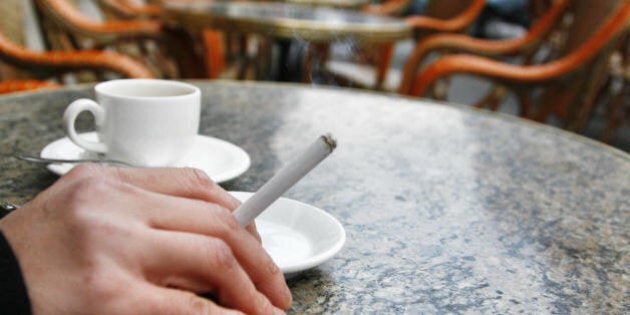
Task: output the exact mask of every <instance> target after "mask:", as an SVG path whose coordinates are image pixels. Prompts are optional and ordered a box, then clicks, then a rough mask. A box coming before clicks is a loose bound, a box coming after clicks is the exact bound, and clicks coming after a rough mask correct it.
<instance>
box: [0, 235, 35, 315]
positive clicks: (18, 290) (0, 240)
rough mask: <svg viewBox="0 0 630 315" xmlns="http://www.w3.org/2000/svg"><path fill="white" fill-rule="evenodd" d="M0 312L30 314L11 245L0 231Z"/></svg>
mask: <svg viewBox="0 0 630 315" xmlns="http://www.w3.org/2000/svg"><path fill="white" fill-rule="evenodd" d="M0 314H11V315H23V314H24V315H26V314H31V305H30V301H29V299H28V293H27V291H26V285H25V284H24V279H23V278H22V272H21V271H20V265H19V264H18V261H17V258H16V257H15V254H13V250H12V249H11V246H10V245H9V243H8V242H7V239H6V238H5V237H4V234H2V232H1V231H0Z"/></svg>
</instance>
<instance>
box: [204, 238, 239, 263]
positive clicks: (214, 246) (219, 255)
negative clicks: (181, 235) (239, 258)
mask: <svg viewBox="0 0 630 315" xmlns="http://www.w3.org/2000/svg"><path fill="white" fill-rule="evenodd" d="M203 248H204V252H205V255H206V257H205V259H206V260H207V261H208V262H209V263H210V265H213V266H215V268H216V270H226V271H227V270H233V269H235V268H236V265H237V262H236V258H235V257H234V254H233V253H232V249H231V248H230V246H228V245H227V244H226V243H225V242H223V241H222V240H220V239H209V240H208V241H206V244H205V245H204V247H203Z"/></svg>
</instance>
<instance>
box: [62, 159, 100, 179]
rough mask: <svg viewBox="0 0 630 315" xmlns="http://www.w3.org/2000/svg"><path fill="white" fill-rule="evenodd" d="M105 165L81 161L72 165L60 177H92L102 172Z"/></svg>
mask: <svg viewBox="0 0 630 315" xmlns="http://www.w3.org/2000/svg"><path fill="white" fill-rule="evenodd" d="M104 168H105V166H103V165H99V164H94V163H81V164H79V165H77V166H75V167H73V168H72V169H71V170H70V171H69V172H68V173H67V174H66V175H64V176H63V177H62V178H64V179H69V180H73V179H74V180H78V179H81V178H87V177H93V176H95V175H96V174H99V173H102V172H103V170H104Z"/></svg>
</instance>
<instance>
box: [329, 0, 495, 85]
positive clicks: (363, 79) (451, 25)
mask: <svg viewBox="0 0 630 315" xmlns="http://www.w3.org/2000/svg"><path fill="white" fill-rule="evenodd" d="M485 3H486V1H485V0H429V1H427V3H426V4H425V6H424V8H423V10H422V15H418V14H411V15H408V16H406V17H405V19H406V21H407V23H409V25H410V26H411V27H412V28H413V30H414V38H415V40H416V41H418V40H421V39H422V38H424V37H426V36H428V35H430V34H435V33H444V32H446V33H465V32H468V31H469V30H470V28H471V26H472V25H473V22H474V21H475V20H476V18H477V17H478V16H479V14H480V12H481V11H482V9H483V8H484V6H485ZM408 6H409V0H387V1H384V2H383V3H381V4H376V5H375V4H371V5H368V6H366V7H364V8H363V9H362V11H363V12H365V13H370V14H380V15H395V16H400V15H401V14H402V12H404V10H405V9H406V8H407V7H408ZM395 44H396V43H388V44H385V45H382V46H368V47H362V46H361V45H358V46H357V45H350V46H349V47H348V48H345V49H346V50H347V51H348V52H349V53H347V54H346V55H348V57H349V58H348V57H343V56H341V57H335V56H334V54H333V56H332V58H331V60H328V61H327V62H326V64H325V69H326V70H325V71H326V72H327V73H329V74H331V75H332V76H333V77H334V80H335V81H336V82H337V83H339V84H341V85H348V86H356V87H361V88H370V89H377V90H381V89H384V90H390V91H394V90H395V89H396V87H397V86H398V85H399V81H400V77H401V74H400V72H398V71H395V70H394V69H392V67H391V65H392V57H393V53H394V48H395Z"/></svg>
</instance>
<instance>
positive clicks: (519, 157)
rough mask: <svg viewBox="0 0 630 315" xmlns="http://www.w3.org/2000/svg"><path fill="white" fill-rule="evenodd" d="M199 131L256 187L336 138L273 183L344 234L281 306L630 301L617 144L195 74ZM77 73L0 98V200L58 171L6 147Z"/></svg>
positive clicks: (366, 310) (65, 99)
mask: <svg viewBox="0 0 630 315" xmlns="http://www.w3.org/2000/svg"><path fill="white" fill-rule="evenodd" d="M196 83H197V84H199V85H200V87H201V88H202V91H203V95H204V97H203V105H204V106H203V117H202V120H201V121H202V123H201V124H202V126H201V130H200V132H201V133H202V134H205V135H212V136H215V137H219V138H223V139H226V140H228V141H231V142H233V143H236V144H238V145H240V146H242V147H243V148H244V149H245V150H246V151H247V152H249V154H250V155H251V157H252V167H251V168H250V169H249V170H248V171H247V172H246V173H245V174H244V175H243V176H241V177H239V178H237V179H235V180H233V181H230V182H227V183H225V185H224V186H225V187H226V188H227V189H230V190H246V191H253V190H256V189H257V188H258V187H259V186H260V185H261V184H262V183H264V182H265V180H266V179H268V178H269V177H270V176H271V175H272V174H273V173H274V172H275V171H276V170H278V169H279V168H280V167H281V165H282V164H283V162H285V161H287V160H288V159H289V158H291V157H292V156H293V155H294V154H295V153H296V152H298V151H299V150H301V149H302V148H303V146H304V145H305V144H306V143H310V141H312V140H313V139H314V137H316V136H317V135H319V134H321V133H323V132H326V131H330V132H332V133H333V134H334V135H335V136H336V137H337V138H338V141H339V147H338V150H337V151H335V152H334V153H333V155H332V156H331V157H330V158H328V159H327V160H326V161H324V162H323V163H322V164H321V165H320V166H318V167H317V168H316V169H315V170H314V171H313V172H311V173H310V174H308V175H307V177H306V178H304V179H303V180H302V181H300V182H299V183H298V184H297V185H296V186H295V187H293V188H292V189H291V190H290V191H288V192H287V193H286V196H288V197H291V198H293V199H297V200H300V201H303V202H306V203H310V204H313V205H315V206H317V207H320V208H323V209H325V210H327V211H328V212H329V213H331V214H332V215H334V216H335V217H337V218H338V219H339V220H340V221H341V223H342V224H343V225H344V227H345V229H346V231H347V235H348V240H347V243H346V245H345V247H344V248H343V249H342V251H341V252H340V253H339V254H338V255H337V256H335V257H334V258H333V259H331V260H329V261H327V262H325V263H324V264H322V265H320V266H318V267H316V268H314V269H311V270H309V271H306V272H304V273H303V274H301V276H299V277H297V278H294V279H291V280H290V281H289V283H290V286H291V289H292V291H293V294H294V298H295V302H294V305H293V308H292V310H291V312H292V313H329V314H348V313H350V314H370V313H378V314H388V313H389V314H422V313H424V314H426V313H440V314H443V313H473V314H475V313H479V314H508V313H526V314H542V313H547V314H548V313H560V314H565V313H576V314H601V313H608V314H628V313H630V275H629V272H630V156H629V155H628V154H626V153H624V152H621V151H618V150H615V149H613V148H610V147H608V146H605V145H602V144H599V143H596V142H594V141H591V140H588V139H586V138H582V137H580V136H576V135H573V134H569V133H566V132H564V131H560V130H557V129H553V128H549V127H546V126H541V125H537V124H534V123H529V122H525V121H522V120H519V119H517V118H513V117H507V116H502V115H497V114H487V113H484V112H478V111H474V110H470V109H468V108H465V107H460V106H457V105H445V104H436V103H430V102H426V101H419V100H414V99H406V98H400V97H396V96H391V95H383V94H376V93H369V92H360V91H357V90H342V89H324V88H310V87H306V86H300V85H277V84H271V83H267V84H256V83H231V82H216V83H207V82H196ZM85 96H88V97H89V96H92V92H91V87H90V86H83V87H77V88H69V89H65V90H60V91H55V92H36V93H29V94H21V95H15V96H8V97H2V98H0V148H1V150H0V152H1V153H0V154H1V155H0V159H1V161H2V163H1V166H0V200H6V201H12V202H16V203H22V202H24V201H26V200H28V199H30V198H32V197H33V196H34V195H35V194H36V193H37V192H39V191H41V190H42V189H44V188H46V187H47V186H49V185H50V184H52V183H53V182H54V181H55V180H56V178H57V177H56V176H55V175H53V174H52V173H50V172H48V171H47V170H46V169H45V168H44V167H42V166H39V165H33V164H28V163H26V162H22V161H18V160H16V159H15V158H13V157H12V152H13V151H14V150H18V151H21V152H24V151H26V152H39V150H40V149H41V148H42V147H43V146H44V145H45V144H47V143H49V142H50V141H52V140H54V139H57V138H59V137H62V136H63V131H62V128H61V115H62V112H63V109H64V107H65V106H66V105H67V104H68V103H69V102H70V101H71V100H74V99H76V98H79V97H85Z"/></svg>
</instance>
